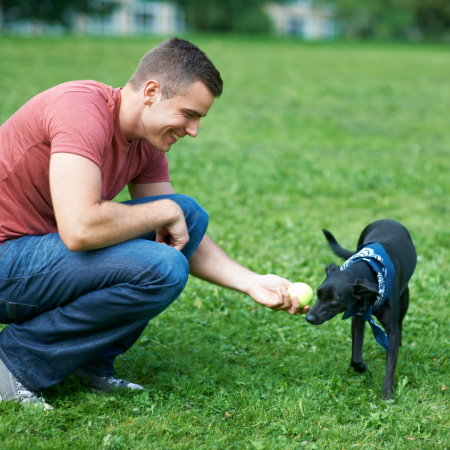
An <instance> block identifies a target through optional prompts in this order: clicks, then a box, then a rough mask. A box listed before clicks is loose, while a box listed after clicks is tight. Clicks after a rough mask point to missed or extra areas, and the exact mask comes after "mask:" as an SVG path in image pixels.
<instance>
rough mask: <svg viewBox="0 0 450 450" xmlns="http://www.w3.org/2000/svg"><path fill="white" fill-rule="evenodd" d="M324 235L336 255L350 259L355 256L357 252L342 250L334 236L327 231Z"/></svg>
mask: <svg viewBox="0 0 450 450" xmlns="http://www.w3.org/2000/svg"><path fill="white" fill-rule="evenodd" d="M322 231H323V234H324V235H325V237H326V238H327V241H328V244H329V245H330V247H331V249H332V250H333V252H334V253H336V255H338V256H340V257H341V258H344V259H348V258H350V256H353V255H354V254H355V253H356V252H351V251H350V250H345V248H342V247H341V246H340V245H339V244H338V243H337V241H336V239H335V238H334V236H333V235H332V234H331V233H330V232H329V231H327V230H322Z"/></svg>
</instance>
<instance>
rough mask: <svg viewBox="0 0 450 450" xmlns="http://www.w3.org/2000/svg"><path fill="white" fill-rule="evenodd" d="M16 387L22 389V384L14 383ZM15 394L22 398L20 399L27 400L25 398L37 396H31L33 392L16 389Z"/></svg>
mask: <svg viewBox="0 0 450 450" xmlns="http://www.w3.org/2000/svg"><path fill="white" fill-rule="evenodd" d="M16 387H19V388H20V387H22V388H23V384H22V383H19V382H18V381H16ZM17 394H18V395H19V396H20V397H21V398H22V399H27V398H33V397H36V398H37V396H36V395H35V394H33V392H31V391H29V390H28V389H24V390H22V389H18V390H17Z"/></svg>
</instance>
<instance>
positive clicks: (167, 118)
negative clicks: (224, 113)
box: [141, 81, 214, 152]
mask: <svg viewBox="0 0 450 450" xmlns="http://www.w3.org/2000/svg"><path fill="white" fill-rule="evenodd" d="M213 103H214V96H213V95H212V94H211V92H210V90H209V89H208V88H207V87H206V86H205V84H203V83H202V82H201V81H196V82H194V83H192V84H191V85H190V87H189V90H188V92H187V93H186V94H185V95H177V96H175V97H172V98H169V99H165V100H162V101H161V91H160V90H158V91H157V92H156V94H155V95H154V97H153V98H151V101H148V103H146V109H145V111H144V113H143V115H142V124H141V125H142V128H143V133H144V136H143V137H142V138H143V139H145V140H146V141H148V142H150V144H152V145H153V147H155V148H156V149H157V150H159V151H160V152H168V151H169V150H170V148H171V147H172V145H173V144H175V143H176V142H177V141H178V140H179V139H181V138H183V137H184V136H186V135H189V136H191V137H195V136H197V131H198V126H199V123H200V119H201V118H202V117H204V116H206V114H207V112H208V111H209V109H210V108H211V106H212V104H213Z"/></svg>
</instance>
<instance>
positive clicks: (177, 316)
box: [0, 36, 450, 450]
mask: <svg viewBox="0 0 450 450" xmlns="http://www.w3.org/2000/svg"><path fill="white" fill-rule="evenodd" d="M191 40H192V41H193V42H195V43H197V44H198V45H199V46H200V47H201V48H202V49H203V50H205V51H206V53H207V54H208V55H209V56H210V57H211V59H212V60H213V61H214V63H215V64H216V65H217V67H218V68H219V70H220V72H221V73H222V75H223V78H224V80H225V91H224V94H223V96H222V97H221V98H220V99H218V100H217V101H216V103H215V105H214V106H213V108H212V109H211V111H210V114H208V117H207V118H205V119H203V123H202V126H201V128H200V131H199V136H198V137H197V139H195V140H192V139H183V141H180V142H179V143H177V144H176V145H175V146H174V147H173V149H172V151H171V152H170V153H169V155H168V157H169V162H170V168H171V176H172V183H173V185H174V188H175V190H176V191H177V192H180V193H184V194H188V195H191V196H192V197H194V198H196V199H197V200H198V201H199V202H200V204H202V205H203V206H204V207H205V208H206V210H207V211H208V212H209V214H210V227H209V234H210V235H211V236H212V237H213V239H215V240H216V241H217V242H218V243H219V244H220V245H221V246H222V247H223V248H224V249H225V250H226V251H227V252H228V254H229V255H230V256H232V257H233V258H235V259H236V260H237V261H239V262H241V263H242V264H244V265H246V266H248V267H250V268H251V269H253V270H255V271H257V272H259V273H276V274H278V275H280V276H284V277H286V278H288V279H290V280H292V281H304V282H307V283H309V284H310V285H311V286H312V287H313V288H314V290H315V289H316V288H317V287H318V286H319V285H320V283H321V282H322V281H323V279H324V276H325V270H324V268H325V266H326V265H328V264H331V263H333V262H336V263H339V262H340V261H339V260H338V258H336V257H335V256H334V255H333V254H332V253H331V251H330V250H329V249H328V247H327V245H326V241H325V239H324V237H323V235H322V232H321V228H326V229H328V230H330V231H331V232H333V234H334V235H335V236H336V238H337V239H338V241H339V242H340V243H341V244H342V245H343V246H344V247H347V248H351V249H354V248H355V246H356V241H357V238H358V236H359V234H360V232H361V231H362V229H363V228H364V227H365V226H366V225H367V224H368V223H370V222H373V221H375V220H377V219H382V218H392V219H395V220H398V221H400V222H401V223H403V224H404V225H405V226H406V227H407V228H408V229H409V230H410V232H411V235H412V237H413V240H414V242H415V245H416V248H417V252H418V255H419V261H418V266H417V269H416V272H415V274H414V277H413V279H412V281H411V283H410V292H411V303H410V309H409V312H408V315H407V316H406V319H405V322H404V338H403V347H402V348H401V350H400V355H399V362H398V365H397V371H396V382H395V400H393V401H389V402H386V401H382V400H381V384H382V381H383V377H384V372H385V352H384V350H383V349H382V348H381V347H380V346H379V345H378V344H377V343H376V342H375V340H374V339H373V337H372V332H371V330H370V327H368V326H366V340H365V343H364V352H365V359H366V363H367V365H368V368H369V370H368V371H367V372H366V373H365V374H362V375H361V374H357V373H356V372H354V371H353V370H352V369H351V368H350V367H349V362H350V349H351V339H350V320H347V321H341V320H340V318H335V319H334V320H332V321H330V322H327V323H325V324H324V325H321V326H320V327H313V326H311V325H309V324H308V323H307V322H306V321H305V319H304V316H295V317H293V316H290V315H288V314H285V313H281V312H278V313H277V312H272V311H270V310H268V309H266V308H262V307H259V306H258V305H256V304H255V303H254V302H253V301H252V300H251V299H250V298H248V297H246V296H245V295H242V294H240V293H236V292H233V291H229V290H225V289H222V288H220V287H216V286H214V285H209V284H207V283H204V282H202V281H199V280H196V279H191V280H190V281H189V283H188V286H187V288H186V290H185V291H184V293H183V294H182V295H181V296H180V298H179V299H178V300H177V301H176V302H175V303H174V304H173V305H172V307H171V308H169V309H168V310H167V311H166V312H164V313H163V314H161V316H159V317H158V318H156V319H155V320H153V321H152V322H151V323H150V325H149V326H148V327H147V329H146V331H145V332H144V334H143V335H142V337H141V338H140V340H139V342H138V343H137V344H136V345H135V346H134V347H133V348H132V349H131V350H130V351H129V352H128V353H127V354H125V355H124V356H123V357H121V358H120V359H118V361H117V365H116V369H117V375H118V376H121V377H124V378H128V379H131V380H132V381H135V382H138V383H141V384H143V385H145V386H146V387H148V390H147V391H146V392H145V393H141V394H139V393H138V394H131V393H123V394H122V393H120V394H117V395H113V396H102V395H96V394H92V393H90V391H89V389H88V387H87V385H86V384H85V383H83V382H81V381H79V380H78V379H74V378H73V377H69V378H68V379H67V380H66V381H65V382H64V383H61V384H60V385H57V386H54V387H52V388H51V389H49V390H48V391H47V392H46V398H47V400H48V401H49V402H50V403H52V404H53V406H54V407H55V410H54V411H53V412H51V413H43V412H40V411H36V410H33V409H32V408H28V409H27V408H24V407H21V406H20V405H17V404H13V403H0V417H1V419H0V449H1V450H6V449H8V450H9V449H25V448H26V449H70V450H72V449H102V448H106V449H154V450H157V449H185V448H195V449H257V450H262V449H283V450H288V449H301V448H305V449H352V448H356V449H394V448H395V449H403V448H408V449H409V448H411V449H431V448H433V449H445V448H450V389H448V390H447V389H446V387H450V362H449V358H450V349H449V347H450V333H449V331H450V294H449V290H450V275H449V273H450V267H449V262H450V229H449V218H450V201H449V193H450V175H449V174H450V132H449V129H450V128H449V110H450V89H449V80H450V47H449V46H432V45H400V44H391V45H389V44H358V43H354V44H344V43H329V44H324V43H321V44H305V43H301V42H295V41H287V40H277V39H259V40H258V39H247V38H237V37H221V36H197V37H196V36H193V37H192V38H191ZM157 43H158V41H157V40H155V39H153V40H149V39H123V40H118V39H117V40H115V39H91V40H88V39H85V38H75V37H73V38H58V39H51V38H46V39H41V38H32V39H24V38H12V37H5V36H0V60H1V61H2V62H1V64H0V98H1V103H0V123H3V122H4V121H5V120H6V119H7V118H8V117H9V116H10V115H11V114H13V113H14V112H15V111H16V110H17V109H18V108H19V107H20V106H21V105H22V104H23V103H25V102H26V101H27V100H28V99H29V98H31V97H32V96H33V95H35V94H37V93H39V92H41V91H42V90H45V89H47V88H49V87H51V86H53V85H55V84H58V83H62V82H65V81H69V80H76V79H95V80H99V81H102V82H104V83H107V84H110V85H112V86H116V87H117V86H123V85H125V83H126V82H127V80H128V78H129V77H130V76H131V74H132V72H133V71H134V69H135V67H136V65H137V63H138V61H139V59H140V57H141V56H142V55H143V54H144V53H145V52H146V51H147V50H148V49H150V48H151V47H152V46H154V45H155V44H157ZM119 197H120V199H121V200H124V199H126V198H127V197H128V193H127V192H122V194H121V195H120V196H119Z"/></svg>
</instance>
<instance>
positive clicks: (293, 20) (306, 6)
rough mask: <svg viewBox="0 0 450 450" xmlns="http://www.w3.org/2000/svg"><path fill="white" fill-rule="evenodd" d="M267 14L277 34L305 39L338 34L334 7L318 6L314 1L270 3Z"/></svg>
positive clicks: (299, 0) (301, 0)
mask: <svg viewBox="0 0 450 450" xmlns="http://www.w3.org/2000/svg"><path fill="white" fill-rule="evenodd" d="M266 12H267V13H268V15H269V16H270V18H271V19H272V22H273V24H274V28H275V31H276V33H277V34H279V35H281V36H295V37H299V38H303V39H308V40H310V39H311V40H312V39H324V38H331V37H334V36H335V35H336V33H337V29H336V28H337V27H336V22H335V19H334V10H333V7H332V5H329V4H324V3H321V4H320V5H316V4H315V3H314V2H313V1H312V0H294V1H291V2H289V3H287V4H279V3H268V4H267V5H266Z"/></svg>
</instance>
